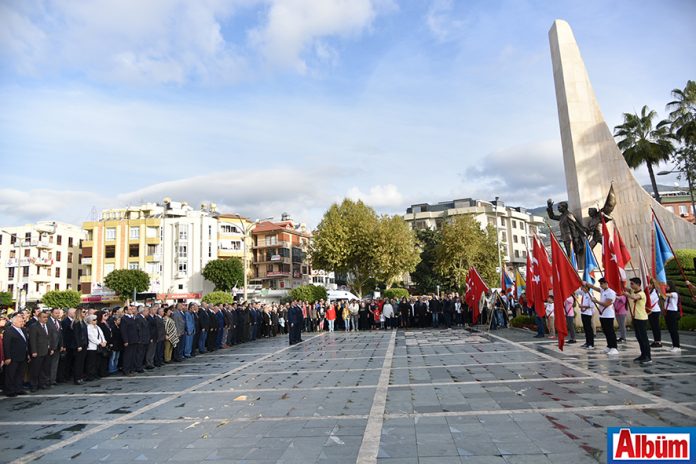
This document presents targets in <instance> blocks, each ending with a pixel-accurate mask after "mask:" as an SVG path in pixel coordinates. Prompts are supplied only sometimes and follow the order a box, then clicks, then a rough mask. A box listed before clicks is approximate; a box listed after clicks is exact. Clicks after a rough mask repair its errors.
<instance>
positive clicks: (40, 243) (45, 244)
mask: <svg viewBox="0 0 696 464" xmlns="http://www.w3.org/2000/svg"><path fill="white" fill-rule="evenodd" d="M31 245H32V246H35V247H37V248H43V249H50V248H53V244H52V243H49V242H48V241H46V240H38V241H35V242H31Z"/></svg>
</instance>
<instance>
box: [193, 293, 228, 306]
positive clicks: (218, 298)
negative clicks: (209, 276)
mask: <svg viewBox="0 0 696 464" xmlns="http://www.w3.org/2000/svg"><path fill="white" fill-rule="evenodd" d="M201 301H203V303H210V304H214V305H220V304H232V303H234V298H233V297H232V295H230V294H229V293H227V292H210V293H208V294H206V295H205V296H203V299H202V300H201Z"/></svg>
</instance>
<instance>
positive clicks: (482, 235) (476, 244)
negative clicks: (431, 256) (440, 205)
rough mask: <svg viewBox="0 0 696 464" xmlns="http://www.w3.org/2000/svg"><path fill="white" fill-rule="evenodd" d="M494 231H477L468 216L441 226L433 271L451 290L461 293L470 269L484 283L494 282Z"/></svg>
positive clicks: (495, 264) (475, 225) (495, 254)
mask: <svg viewBox="0 0 696 464" xmlns="http://www.w3.org/2000/svg"><path fill="white" fill-rule="evenodd" d="M497 246H498V245H497V242H496V236H495V230H494V229H493V227H491V226H490V225H489V226H488V227H486V229H485V230H484V229H481V226H480V225H479V223H478V222H477V221H476V220H475V219H474V218H473V217H472V216H469V215H464V216H454V217H452V218H451V219H450V220H449V221H447V222H445V223H444V224H443V226H442V239H441V240H440V242H439V243H438V245H437V247H436V249H435V269H436V270H437V272H439V273H440V274H442V275H443V276H445V277H446V278H447V279H448V280H449V281H450V283H451V284H452V286H453V287H455V288H457V289H458V290H461V288H462V287H463V286H464V284H465V283H466V277H467V274H468V272H469V268H470V267H471V266H476V269H478V271H479V273H480V274H481V277H482V278H483V279H484V280H485V281H487V282H494V281H495V275H496V272H495V269H496V266H497V265H498V248H497Z"/></svg>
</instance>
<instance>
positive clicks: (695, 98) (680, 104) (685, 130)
mask: <svg viewBox="0 0 696 464" xmlns="http://www.w3.org/2000/svg"><path fill="white" fill-rule="evenodd" d="M672 97H673V98H674V101H671V102H669V103H667V110H668V111H669V112H670V113H669V119H670V121H671V122H672V132H673V133H674V135H676V136H677V138H678V139H679V140H680V141H681V142H682V143H683V144H684V145H691V146H694V145H696V82H694V81H688V82H687V83H686V87H684V90H682V89H674V90H672Z"/></svg>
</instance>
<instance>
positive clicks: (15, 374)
mask: <svg viewBox="0 0 696 464" xmlns="http://www.w3.org/2000/svg"><path fill="white" fill-rule="evenodd" d="M26 368H27V362H26V361H25V360H21V361H18V360H16V359H13V360H12V362H11V363H10V364H9V365H7V366H5V367H4V373H5V394H6V395H12V394H15V393H17V392H19V391H22V384H23V383H24V371H25V370H26Z"/></svg>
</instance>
